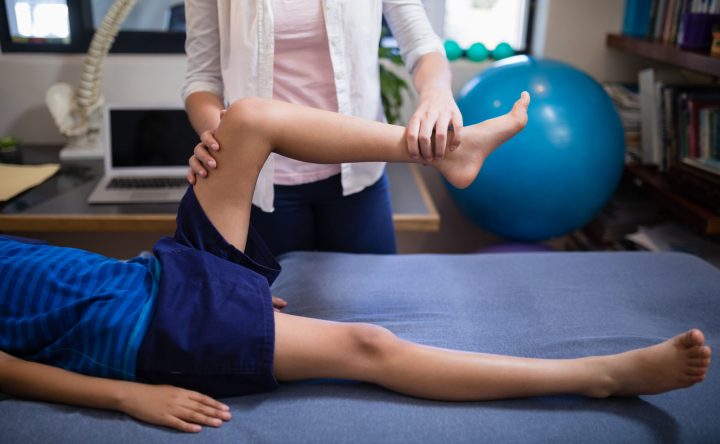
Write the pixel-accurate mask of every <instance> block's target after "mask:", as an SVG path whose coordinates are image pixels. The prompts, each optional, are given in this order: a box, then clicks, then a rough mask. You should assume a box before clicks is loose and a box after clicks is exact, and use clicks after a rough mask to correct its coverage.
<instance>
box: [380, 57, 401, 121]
mask: <svg viewBox="0 0 720 444" xmlns="http://www.w3.org/2000/svg"><path fill="white" fill-rule="evenodd" d="M378 57H379V58H380V59H385V60H388V61H390V62H391V63H392V64H394V65H397V66H402V65H403V61H402V58H401V57H400V55H399V54H398V53H397V51H396V50H394V49H391V48H383V47H380V49H379V53H378ZM404 89H405V90H407V89H408V84H407V82H406V81H405V80H403V79H402V78H400V77H399V76H398V75H397V74H395V73H394V72H392V71H391V70H389V69H387V68H385V67H384V66H383V65H382V63H381V64H380V96H381V98H382V104H383V109H384V110H385V118H386V119H387V121H388V123H398V122H399V120H400V110H401V109H402V104H403V96H402V92H403V90H404Z"/></svg>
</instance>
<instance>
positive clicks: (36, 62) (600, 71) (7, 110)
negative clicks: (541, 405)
mask: <svg viewBox="0 0 720 444" xmlns="http://www.w3.org/2000/svg"><path fill="white" fill-rule="evenodd" d="M623 9H624V0H603V1H596V0H538V17H539V19H538V21H537V22H536V28H535V31H536V32H535V36H534V50H535V53H536V54H538V55H542V56H545V57H549V58H554V59H558V60H563V61H566V62H569V63H572V64H574V65H576V66H578V67H580V68H581V69H583V70H585V71H587V72H588V73H589V74H591V75H592V76H593V77H595V78H596V79H598V80H599V81H606V80H624V81H632V80H633V79H634V78H635V73H636V72H637V69H638V68H640V67H642V66H644V65H647V62H645V61H643V60H642V59H639V58H637V57H632V56H628V55H624V54H621V53H619V52H617V51H614V50H608V49H606V48H605V43H604V42H605V35H606V34H607V33H608V32H618V31H619V30H620V28H621V24H622V18H623V12H624V11H623ZM81 63H82V57H81V56H56V55H16V54H0V97H1V98H2V103H3V106H2V107H0V135H2V134H13V135H16V136H17V137H19V138H20V139H22V140H23V141H25V142H26V143H40V144H42V143H53V144H60V143H62V141H63V139H62V136H61V135H60V134H59V133H58V132H57V130H56V129H55V127H54V125H53V123H52V120H51V118H50V115H49V114H48V112H47V110H46V108H45V105H44V99H43V98H44V94H45V91H46V90H47V88H48V87H49V86H50V85H51V84H52V83H54V82H58V81H64V82H70V83H74V82H75V81H76V80H75V79H77V77H78V73H79V70H80V67H81ZM484 66H486V65H476V64H472V63H469V62H466V61H461V62H453V64H452V68H453V72H454V75H455V78H454V82H453V88H454V90H455V91H457V90H459V89H460V87H461V86H462V85H463V84H464V83H465V82H466V81H467V80H469V79H470V78H472V77H473V76H474V75H475V74H476V73H477V72H478V71H479V70H480V69H483V67H484ZM184 67H185V63H184V59H183V57H182V56H173V55H166V56H157V55H153V56H120V55H113V56H110V57H108V59H107V62H106V66H105V70H104V73H105V81H104V84H103V94H104V95H105V97H106V100H107V101H108V102H115V103H133V102H136V103H137V102H143V103H145V102H157V103H169V102H170V103H177V104H178V105H180V96H179V91H180V87H181V84H182V78H183V73H184V69H185V68H184ZM415 99H416V98H413V99H412V100H411V101H410V102H409V106H410V107H411V106H412V104H413V103H415V101H414V100H415ZM423 174H424V176H425V177H426V180H427V182H428V185H429V186H430V190H431V194H432V195H433V198H434V199H435V202H436V204H437V206H438V207H439V210H440V212H441V215H442V218H443V222H442V229H441V231H440V232H439V233H403V234H401V235H400V237H399V246H400V249H401V251H403V252H420V251H433V252H464V251H472V250H475V249H477V248H479V247H481V246H483V245H485V244H487V243H489V242H493V241H494V240H495V238H494V237H493V236H491V235H489V234H487V233H485V232H483V231H482V230H480V229H479V228H477V227H475V226H474V225H473V224H472V223H471V222H470V221H469V220H468V219H467V218H465V217H464V216H463V215H462V214H461V213H460V212H459V210H458V209H457V207H456V206H455V204H454V202H453V201H452V200H450V199H449V198H448V196H447V192H446V191H445V189H444V187H443V185H442V183H441V182H440V180H439V179H438V177H437V175H436V174H434V172H433V171H432V170H431V169H430V168H425V169H423Z"/></svg>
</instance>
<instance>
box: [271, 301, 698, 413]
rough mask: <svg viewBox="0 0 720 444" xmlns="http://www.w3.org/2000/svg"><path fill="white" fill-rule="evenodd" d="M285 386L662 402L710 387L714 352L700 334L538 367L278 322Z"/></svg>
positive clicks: (361, 329) (452, 396) (532, 362)
mask: <svg viewBox="0 0 720 444" xmlns="http://www.w3.org/2000/svg"><path fill="white" fill-rule="evenodd" d="M275 321H276V322H275V323H276V326H275V330H276V336H275V374H276V376H277V378H278V379H279V380H281V381H291V380H298V379H308V378H346V379H354V380H359V381H366V382H371V383H375V384H379V385H382V386H384V387H386V388H388V389H391V390H394V391H397V392H400V393H403V394H407V395H410V396H416V397H421V398H429V399H436V400H449V401H470V400H478V401H479V400H490V399H500V398H513V397H527V396H540V395H548V394H578V395H585V396H591V397H606V396H626V395H640V394H657V393H662V392H665V391H669V390H673V389H677V388H683V387H689V386H691V385H693V384H695V383H697V382H700V381H702V380H703V379H704V377H705V374H706V372H707V369H708V366H709V364H710V349H709V347H707V346H705V345H704V337H703V334H702V332H700V331H699V330H690V331H688V332H685V333H683V334H681V335H678V336H676V337H674V338H671V339H669V340H667V341H665V342H663V343H660V344H657V345H654V346H651V347H647V348H642V349H637V350H633V351H629V352H626V353H621V354H617V355H610V356H599V357H585V358H579V359H533V358H517V357H510V356H500V355H488V354H481V353H471V352H462V351H454V350H447V349H441V348H434V347H427V346H422V345H417V344H414V343H411V342H408V341H404V340H401V339H398V338H397V337H395V336H394V335H393V334H392V333H390V332H389V331H388V330H386V329H384V328H381V327H377V326H373V325H368V324H344V323H335V322H328V321H321V320H316V319H307V318H302V317H297V316H291V315H287V314H284V313H276V315H275Z"/></svg>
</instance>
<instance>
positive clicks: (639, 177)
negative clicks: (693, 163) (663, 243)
mask: <svg viewBox="0 0 720 444" xmlns="http://www.w3.org/2000/svg"><path fill="white" fill-rule="evenodd" d="M625 171H626V172H627V173H628V174H629V175H630V176H631V177H633V178H634V179H635V180H636V183H638V184H639V185H640V186H641V187H642V188H644V189H646V190H649V191H650V192H652V194H654V195H655V197H656V198H657V199H658V200H659V201H660V202H661V203H662V204H663V205H664V206H666V207H667V208H668V209H670V210H671V211H672V212H673V213H674V214H675V217H677V218H678V219H680V220H682V221H683V222H685V223H687V224H688V225H690V226H691V227H693V228H694V229H695V230H697V231H698V232H699V233H700V234H706V235H718V234H720V214H718V213H714V212H712V211H710V210H708V209H707V208H705V207H703V206H701V205H699V204H696V203H695V202H693V201H691V200H689V199H687V198H685V197H684V196H681V195H680V194H678V193H676V192H674V191H673V190H671V189H670V186H669V184H668V183H667V180H666V179H665V177H663V175H662V174H661V173H659V172H658V171H657V169H655V168H651V167H647V166H641V165H625Z"/></svg>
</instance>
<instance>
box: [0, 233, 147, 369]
mask: <svg viewBox="0 0 720 444" xmlns="http://www.w3.org/2000/svg"><path fill="white" fill-rule="evenodd" d="M159 276H160V267H159V263H158V261H157V260H156V259H155V258H152V257H148V258H145V257H139V258H135V259H132V260H130V261H127V262H124V261H119V260H116V259H110V258H107V257H104V256H100V255H97V254H94V253H90V252H87V251H82V250H77V249H74V248H62V247H54V246H49V245H35V244H28V243H24V242H18V241H15V240H10V239H6V238H3V237H0V350H3V351H5V352H6V353H9V354H11V355H14V356H16V357H18V358H21V359H25V360H29V361H35V362H41V363H44V364H49V365H53V366H56V367H61V368H64V369H66V370H70V371H74V372H78V373H84V374H87V375H93V376H101V377H108V378H115V379H127V380H134V379H135V361H136V359H137V352H138V349H139V347H140V344H141V342H142V340H143V337H144V335H145V332H146V331H147V327H148V325H149V323H150V320H151V317H152V315H153V309H154V302H155V299H156V295H157V289H158V283H159V282H158V281H159Z"/></svg>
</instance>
